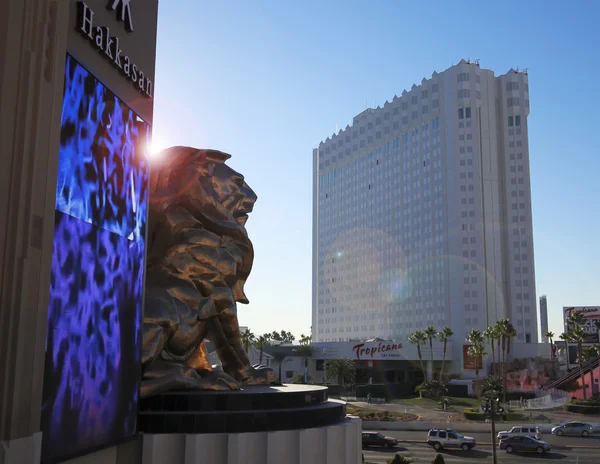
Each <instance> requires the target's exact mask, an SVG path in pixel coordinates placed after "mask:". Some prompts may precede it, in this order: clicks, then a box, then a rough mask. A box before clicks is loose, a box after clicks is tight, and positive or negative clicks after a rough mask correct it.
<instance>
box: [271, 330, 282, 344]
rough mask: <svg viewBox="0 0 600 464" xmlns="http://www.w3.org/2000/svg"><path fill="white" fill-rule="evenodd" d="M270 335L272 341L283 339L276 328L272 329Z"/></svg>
mask: <svg viewBox="0 0 600 464" xmlns="http://www.w3.org/2000/svg"><path fill="white" fill-rule="evenodd" d="M270 337H271V340H273V341H274V342H282V341H283V338H282V336H281V335H280V334H279V332H277V331H276V330H274V331H273V332H272V333H271V335H270Z"/></svg>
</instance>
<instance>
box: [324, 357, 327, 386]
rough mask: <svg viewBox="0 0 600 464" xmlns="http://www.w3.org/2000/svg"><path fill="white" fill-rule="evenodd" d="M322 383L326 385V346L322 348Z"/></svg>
mask: <svg viewBox="0 0 600 464" xmlns="http://www.w3.org/2000/svg"><path fill="white" fill-rule="evenodd" d="M323 385H327V348H323Z"/></svg>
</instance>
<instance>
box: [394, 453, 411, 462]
mask: <svg viewBox="0 0 600 464" xmlns="http://www.w3.org/2000/svg"><path fill="white" fill-rule="evenodd" d="M411 462H413V460H412V459H411V458H408V457H406V456H402V455H401V454H395V455H394V456H393V457H391V458H390V459H388V464H410V463H411Z"/></svg>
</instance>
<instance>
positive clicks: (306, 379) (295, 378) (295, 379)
mask: <svg viewBox="0 0 600 464" xmlns="http://www.w3.org/2000/svg"><path fill="white" fill-rule="evenodd" d="M310 381H312V375H309V376H308V377H306V376H305V375H304V374H303V373H302V372H298V373H297V374H295V375H294V376H293V377H292V378H291V380H290V382H292V383H296V384H297V383H304V384H307V383H309V382H310Z"/></svg>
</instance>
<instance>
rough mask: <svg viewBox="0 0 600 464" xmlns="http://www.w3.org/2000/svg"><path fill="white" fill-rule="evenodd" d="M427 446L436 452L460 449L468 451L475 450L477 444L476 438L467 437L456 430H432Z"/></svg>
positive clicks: (428, 435) (428, 434) (428, 436)
mask: <svg viewBox="0 0 600 464" xmlns="http://www.w3.org/2000/svg"><path fill="white" fill-rule="evenodd" d="M427 444H428V445H429V446H432V447H433V448H434V449H435V450H436V451H440V450H443V449H458V448H460V449H462V450H463V451H468V450H470V449H473V448H474V447H475V445H476V444H477V442H476V441H475V439H474V438H472V437H465V436H464V435H462V434H460V433H458V432H457V431H456V430H449V429H446V430H442V429H431V430H430V431H429V432H428V433H427Z"/></svg>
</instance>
